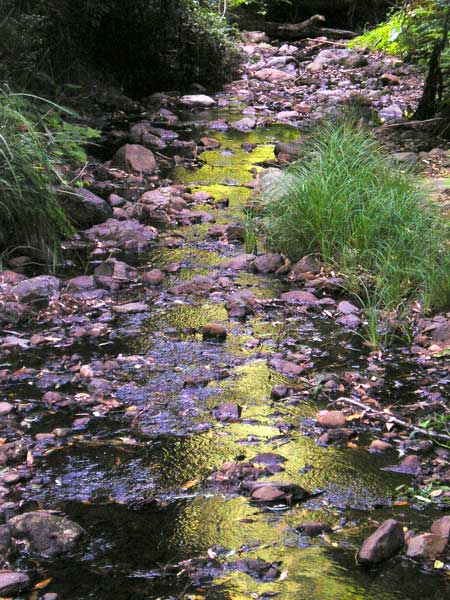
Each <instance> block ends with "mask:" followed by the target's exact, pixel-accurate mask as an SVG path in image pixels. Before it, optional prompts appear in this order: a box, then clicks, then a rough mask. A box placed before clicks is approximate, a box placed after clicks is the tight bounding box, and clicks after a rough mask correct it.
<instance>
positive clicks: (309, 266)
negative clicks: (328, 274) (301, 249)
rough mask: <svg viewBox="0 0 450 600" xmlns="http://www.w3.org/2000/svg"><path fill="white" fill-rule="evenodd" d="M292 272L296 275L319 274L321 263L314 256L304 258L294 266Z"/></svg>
mask: <svg viewBox="0 0 450 600" xmlns="http://www.w3.org/2000/svg"><path fill="white" fill-rule="evenodd" d="M292 272H293V273H295V274H296V275H299V274H300V273H313V274H316V273H319V272H320V263H319V261H318V260H317V259H316V258H314V256H304V257H303V258H301V259H300V260H299V261H298V262H296V263H295V264H294V265H293V266H292Z"/></svg>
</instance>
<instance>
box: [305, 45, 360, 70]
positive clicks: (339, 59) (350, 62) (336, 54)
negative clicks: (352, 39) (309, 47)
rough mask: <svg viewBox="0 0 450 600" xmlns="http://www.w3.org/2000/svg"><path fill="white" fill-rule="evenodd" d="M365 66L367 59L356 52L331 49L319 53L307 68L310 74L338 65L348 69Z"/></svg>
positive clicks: (344, 49) (345, 49)
mask: <svg viewBox="0 0 450 600" xmlns="http://www.w3.org/2000/svg"><path fill="white" fill-rule="evenodd" d="M367 64H368V61H367V58H366V57H365V56H364V55H363V54H361V53H360V52H357V51H356V50H351V49H347V48H342V49H341V48H332V49H329V50H322V51H321V52H319V54H318V55H317V56H316V58H315V59H314V61H313V62H312V63H310V64H309V65H308V66H307V68H308V70H309V71H311V72H318V71H320V70H321V69H323V67H328V66H330V65H340V66H342V67H346V68H348V69H357V68H360V67H365V66H366V65H367Z"/></svg>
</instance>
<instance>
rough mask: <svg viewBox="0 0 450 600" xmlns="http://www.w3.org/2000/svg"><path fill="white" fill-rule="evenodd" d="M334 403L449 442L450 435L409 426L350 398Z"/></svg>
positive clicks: (340, 399) (342, 398)
mask: <svg viewBox="0 0 450 600" xmlns="http://www.w3.org/2000/svg"><path fill="white" fill-rule="evenodd" d="M336 402H345V403H346V404H351V405H353V406H357V407H358V408H361V409H362V410H364V411H365V412H373V413H375V415H376V417H377V418H378V419H383V420H384V421H386V422H389V423H395V424H396V425H400V427H404V428H405V429H409V430H410V431H413V432H414V433H420V434H422V435H424V436H426V437H430V438H434V439H437V440H443V441H446V442H450V435H445V433H436V432H435V431H428V430H427V429H423V428H422V427H416V425H411V424H410V423H407V422H406V421H402V420H401V419H397V417H393V416H392V415H388V414H386V413H383V412H381V411H379V410H376V409H374V408H373V407H372V406H369V405H367V404H363V403H362V402H359V401H358V400H353V399H352V398H344V397H341V398H338V399H337V401H336Z"/></svg>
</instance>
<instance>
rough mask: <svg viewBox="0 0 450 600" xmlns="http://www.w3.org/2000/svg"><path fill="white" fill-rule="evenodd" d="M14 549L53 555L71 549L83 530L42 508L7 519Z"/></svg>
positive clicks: (48, 556)
mask: <svg viewBox="0 0 450 600" xmlns="http://www.w3.org/2000/svg"><path fill="white" fill-rule="evenodd" d="M8 530H9V533H10V536H11V541H12V545H13V548H14V549H15V550H16V551H17V552H19V553H26V554H30V555H31V556H36V557H45V558H52V557H55V556H58V555H59V554H63V553H66V552H70V551H72V550H74V548H75V547H76V544H77V543H78V541H79V540H80V539H81V537H82V536H83V535H84V530H83V529H82V528H81V527H80V526H79V525H77V524H76V523H73V522H72V521H70V520H69V519H68V518H67V517H58V516H56V515H53V514H51V513H49V512H47V511H44V510H38V511H35V512H28V513H25V514H23V515H18V516H17V517H13V518H12V519H10V520H9V521H8Z"/></svg>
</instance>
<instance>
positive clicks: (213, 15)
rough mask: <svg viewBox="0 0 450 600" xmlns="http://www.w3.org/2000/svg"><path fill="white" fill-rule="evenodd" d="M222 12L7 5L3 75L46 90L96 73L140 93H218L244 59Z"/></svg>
mask: <svg viewBox="0 0 450 600" xmlns="http://www.w3.org/2000/svg"><path fill="white" fill-rule="evenodd" d="M216 8H217V7H214V6H212V5H210V3H209V2H200V1H199V0H105V1H104V2H100V3H99V2H97V1H96V0H34V1H33V0H18V1H17V0H4V2H2V3H1V6H0V58H1V59H2V60H1V64H2V66H1V67H0V74H1V76H2V78H3V79H5V78H6V79H8V80H10V81H11V80H12V81H15V82H19V84H20V85H26V86H28V87H30V86H31V87H34V88H35V89H39V90H42V89H45V88H43V86H51V85H57V84H59V83H61V82H67V81H69V82H70V81H74V80H75V81H80V80H83V79H86V78H87V77H88V76H89V73H90V69H92V68H94V69H97V70H98V71H99V72H102V73H104V77H105V78H106V79H109V80H110V81H115V82H117V83H119V84H120V85H122V86H124V88H125V89H126V91H127V92H128V93H131V94H133V95H144V94H146V93H149V92H151V91H155V90H161V89H171V88H174V87H178V86H188V85H189V84H191V83H194V82H196V83H200V84H203V85H205V86H207V87H213V86H216V85H219V84H220V83H221V82H222V81H223V80H224V79H226V78H227V77H230V76H231V74H232V72H233V68H234V66H235V65H236V63H237V60H238V55H237V52H236V50H235V49H234V46H233V45H232V44H231V42H230V39H229V35H228V34H229V30H228V26H227V25H226V21H224V20H223V19H221V18H220V16H219V14H218V12H217V10H216ZM51 91H52V90H51V89H49V92H51Z"/></svg>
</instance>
